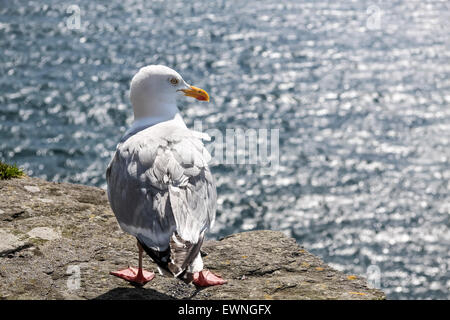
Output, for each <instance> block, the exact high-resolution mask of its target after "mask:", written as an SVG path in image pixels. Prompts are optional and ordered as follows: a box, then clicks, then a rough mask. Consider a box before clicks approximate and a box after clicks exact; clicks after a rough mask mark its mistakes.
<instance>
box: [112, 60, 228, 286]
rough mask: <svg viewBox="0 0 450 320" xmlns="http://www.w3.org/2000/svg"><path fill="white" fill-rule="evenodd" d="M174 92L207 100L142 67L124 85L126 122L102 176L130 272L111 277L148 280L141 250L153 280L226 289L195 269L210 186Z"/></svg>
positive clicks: (209, 218) (210, 217) (211, 213)
mask: <svg viewBox="0 0 450 320" xmlns="http://www.w3.org/2000/svg"><path fill="white" fill-rule="evenodd" d="M179 93H181V94H184V95H185V96H188V97H192V98H195V99H197V100H200V101H209V95H208V93H207V92H206V91H205V90H203V89H200V88H197V87H194V86H191V85H189V84H187V83H186V82H185V81H184V80H183V78H182V77H181V76H180V75H179V74H178V73H177V72H176V71H174V70H172V69H171V68H169V67H166V66H162V65H149V66H146V67H143V68H141V69H140V70H139V72H138V73H137V74H136V75H134V77H133V79H132V80H131V86H130V100H131V104H132V106H133V112H134V122H133V124H132V125H131V127H130V128H129V129H128V130H127V131H126V132H125V134H124V135H123V137H122V138H121V140H120V141H119V143H118V145H117V148H116V152H115V154H114V156H113V158H112V160H111V162H110V163H109V165H108V167H107V170H106V181H107V193H108V200H109V203H110V205H111V208H112V211H113V212H114V214H115V216H116V219H117V221H118V223H119V226H120V227H121V229H122V230H123V231H124V232H126V233H129V234H131V235H132V236H134V237H136V239H137V247H138V252H139V265H138V268H134V267H128V268H127V269H123V270H119V271H115V272H111V274H112V275H114V276H117V277H120V278H122V279H124V280H127V281H129V282H131V283H134V284H137V285H144V284H145V283H147V282H149V281H151V280H152V279H153V278H154V277H155V274H154V273H153V272H149V271H146V270H144V269H143V268H142V254H143V252H144V251H145V252H146V253H147V254H148V255H149V256H150V257H151V258H152V259H153V261H154V262H155V263H156V264H157V265H158V269H159V271H160V273H161V274H164V275H170V276H173V277H176V278H178V279H181V280H182V281H184V282H186V283H193V284H195V285H196V286H200V287H206V286H213V285H221V284H224V283H226V281H225V280H224V279H222V278H221V277H220V276H218V275H215V274H214V273H212V272H211V271H209V270H205V269H203V260H202V255H201V251H200V248H201V246H202V243H203V240H204V237H205V234H206V233H207V232H208V230H209V229H210V228H211V227H212V225H213V223H214V220H215V215H216V199H217V194H216V185H215V182H214V178H213V176H212V174H211V171H210V169H209V167H208V161H209V160H210V159H211V157H210V155H209V153H208V151H207V150H206V148H205V147H204V145H203V142H202V140H204V139H207V138H208V136H207V135H206V134H203V133H200V132H196V131H193V130H190V129H189V128H187V126H186V124H185V122H184V121H183V118H182V116H181V114H180V111H179V109H178V108H177V104H176V98H177V95H178V94H179Z"/></svg>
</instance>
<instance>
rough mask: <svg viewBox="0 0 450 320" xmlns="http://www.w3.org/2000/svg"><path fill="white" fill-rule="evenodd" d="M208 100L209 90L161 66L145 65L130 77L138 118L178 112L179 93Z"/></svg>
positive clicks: (132, 100) (134, 108) (163, 115)
mask: <svg viewBox="0 0 450 320" xmlns="http://www.w3.org/2000/svg"><path fill="white" fill-rule="evenodd" d="M179 93H183V94H184V95H185V96H188V97H192V98H195V99H197V100H201V101H209V95H208V93H207V92H206V91H205V90H203V89H200V88H197V87H194V86H191V85H189V84H187V83H186V81H184V80H183V78H182V77H181V76H180V74H179V73H178V72H176V71H175V70H172V69H170V68H169V67H166V66H162V65H149V66H146V67H143V68H141V69H140V70H139V72H138V73H136V74H135V75H134V77H133V79H132V80H131V87H130V100H131V103H132V105H133V110H134V118H135V120H137V119H141V118H145V117H165V116H167V117H171V116H173V115H175V113H176V112H178V109H177V106H176V97H177V94H179Z"/></svg>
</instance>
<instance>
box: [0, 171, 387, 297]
mask: <svg viewBox="0 0 450 320" xmlns="http://www.w3.org/2000/svg"><path fill="white" fill-rule="evenodd" d="M203 250H204V251H205V253H206V254H207V256H206V257H204V261H205V266H206V267H207V268H208V269H210V270H212V271H213V272H215V273H217V274H220V275H222V276H223V277H224V278H225V279H227V280H228V283H227V284H225V285H222V286H217V287H209V288H203V289H196V288H195V286H193V285H186V284H184V283H183V282H181V281H179V280H177V279H173V278H169V277H165V276H160V275H158V274H157V275H156V277H155V279H154V280H153V281H151V282H150V283H148V284H146V285H145V286H144V287H142V288H137V287H133V286H131V285H129V284H128V283H125V282H124V281H122V280H121V279H119V278H116V277H113V276H111V275H109V271H111V270H117V269H120V268H123V267H126V266H127V265H136V264H137V251H136V244H135V240H134V239H133V238H132V237H131V236H129V235H127V234H125V233H123V232H122V231H121V230H120V229H119V226H118V224H117V222H116V220H115V218H114V215H113V213H112V212H111V209H110V208H109V205H108V201H107V198H106V195H105V191H104V190H102V189H99V188H95V187H87V186H82V185H75V184H68V183H53V182H47V181H44V180H41V179H36V178H30V177H24V178H20V179H12V180H2V181H0V299H384V298H385V295H384V293H383V292H381V291H379V290H376V289H370V288H369V287H368V285H367V282H366V280H365V279H363V278H360V277H359V276H354V275H346V274H344V273H342V272H339V271H336V270H334V269H332V268H331V267H329V266H328V265H326V264H325V263H324V262H323V261H321V260H320V259H319V258H318V257H316V256H314V255H313V254H311V253H309V252H308V251H306V250H305V249H304V248H302V247H301V246H299V245H298V244H297V243H296V242H295V240H294V239H291V238H288V237H286V236H285V235H283V233H281V232H277V231H266V230H264V231H252V232H244V233H238V234H233V235H230V236H228V237H225V238H223V239H220V240H218V241H213V240H209V241H206V242H205V244H204V246H203ZM144 266H145V268H146V269H147V270H153V271H155V272H156V265H155V264H154V263H153V262H152V261H151V259H150V258H148V259H145V260H144Z"/></svg>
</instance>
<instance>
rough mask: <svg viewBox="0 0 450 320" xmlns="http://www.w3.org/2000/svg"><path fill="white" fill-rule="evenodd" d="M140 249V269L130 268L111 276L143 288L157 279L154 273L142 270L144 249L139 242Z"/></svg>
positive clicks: (113, 273)
mask: <svg viewBox="0 0 450 320" xmlns="http://www.w3.org/2000/svg"><path fill="white" fill-rule="evenodd" d="M138 248H139V267H138V268H133V267H128V268H127V269H123V270H119V271H115V272H113V271H111V272H110V274H112V275H113V276H116V277H119V278H122V279H124V280H126V281H129V282H132V283H135V284H138V285H141V286H143V285H144V284H146V283H147V282H149V281H151V280H152V279H153V278H154V277H155V274H154V273H153V272H149V271H146V270H144V269H142V252H143V249H142V247H141V245H140V244H139V242H138Z"/></svg>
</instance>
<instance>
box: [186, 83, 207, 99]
mask: <svg viewBox="0 0 450 320" xmlns="http://www.w3.org/2000/svg"><path fill="white" fill-rule="evenodd" d="M181 91H183V92H184V95H185V96H188V97H193V98H195V99H197V100H201V101H209V95H208V93H207V92H206V91H205V90H203V89H200V88H197V87H194V86H190V88H189V89H181Z"/></svg>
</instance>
